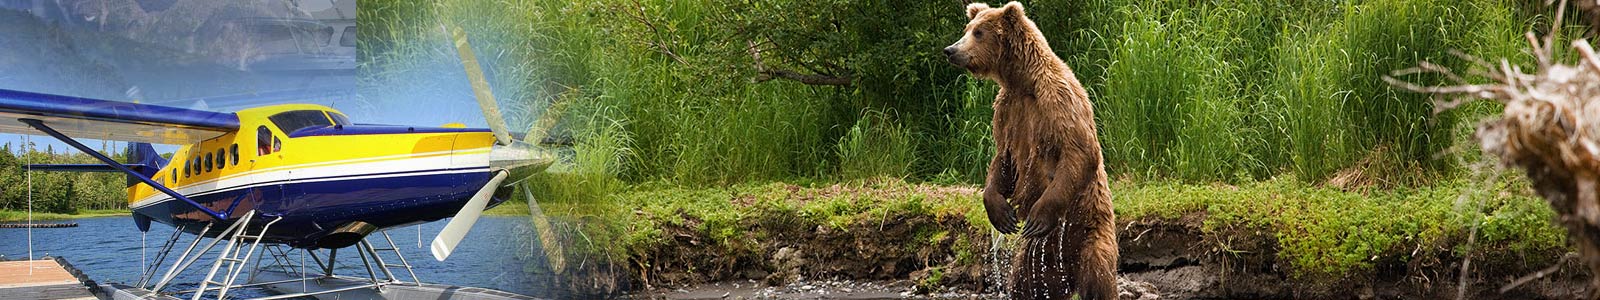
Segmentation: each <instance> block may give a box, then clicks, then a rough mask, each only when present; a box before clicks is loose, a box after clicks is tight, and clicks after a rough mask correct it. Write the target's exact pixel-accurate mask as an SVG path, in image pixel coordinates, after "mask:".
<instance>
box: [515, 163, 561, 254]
mask: <svg viewBox="0 0 1600 300" xmlns="http://www.w3.org/2000/svg"><path fill="white" fill-rule="evenodd" d="M517 189H520V190H522V194H523V195H526V196H527V197H528V215H529V217H530V218H531V219H532V220H533V229H534V231H537V232H538V233H539V245H540V247H539V249H542V250H544V260H545V261H546V262H549V263H550V271H552V272H555V273H556V274H561V271H562V269H565V268H566V266H567V258H566V254H565V253H564V252H562V249H561V243H560V242H559V241H557V240H556V231H555V228H552V227H550V219H549V218H547V217H545V216H544V211H543V210H540V209H539V201H538V200H535V199H533V189H532V188H529V187H528V183H527V182H523V183H521V184H518V185H517Z"/></svg>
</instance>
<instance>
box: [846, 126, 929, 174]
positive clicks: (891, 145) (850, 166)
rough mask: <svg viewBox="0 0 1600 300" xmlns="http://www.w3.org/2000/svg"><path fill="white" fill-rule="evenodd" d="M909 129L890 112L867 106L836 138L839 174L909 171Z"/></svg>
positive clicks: (913, 158) (912, 149) (913, 147)
mask: <svg viewBox="0 0 1600 300" xmlns="http://www.w3.org/2000/svg"><path fill="white" fill-rule="evenodd" d="M912 138H913V137H912V136H911V131H910V130H909V129H908V128H906V127H905V126H902V125H900V123H898V122H897V121H895V118H894V116H892V115H890V114H887V113H884V112H880V111H872V110H869V111H867V112H865V113H864V114H863V115H862V116H861V118H860V119H856V124H855V126H851V127H850V131H848V132H847V133H845V135H844V137H842V138H840V139H839V144H838V146H837V147H838V149H839V151H838V152H839V176H841V177H843V178H845V179H861V178H868V177H874V176H889V177H905V176H907V175H911V174H910V171H911V165H912V164H913V163H915V162H916V160H917V157H916V153H917V151H916V145H915V144H913V143H912Z"/></svg>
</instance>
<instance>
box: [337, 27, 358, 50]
mask: <svg viewBox="0 0 1600 300" xmlns="http://www.w3.org/2000/svg"><path fill="white" fill-rule="evenodd" d="M339 46H344V47H355V46H356V27H355V26H350V27H345V28H344V33H341V34H339Z"/></svg>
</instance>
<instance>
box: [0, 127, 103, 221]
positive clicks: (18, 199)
mask: <svg viewBox="0 0 1600 300" xmlns="http://www.w3.org/2000/svg"><path fill="white" fill-rule="evenodd" d="M69 152H70V153H69ZM102 152H108V151H104V150H102ZM112 158H113V159H117V161H123V155H122V154H120V153H119V154H116V155H113V156H112ZM30 162H31V163H32V164H94V163H99V161H98V160H95V159H94V158H93V157H89V155H86V154H83V153H81V152H78V151H66V149H54V147H53V146H50V145H45V147H33V149H31V151H30V150H29V149H28V147H25V146H22V145H13V144H11V143H6V144H4V145H0V182H4V183H5V184H0V209H4V210H17V211H20V210H26V209H28V199H29V191H30V186H29V184H28V181H29V178H28V177H29V172H27V169H26V166H27V165H28V164H30ZM31 173H32V177H33V178H32V181H33V182H32V186H31V191H32V199H33V210H34V211H36V212H49V213H64V214H70V213H76V212H78V210H115V209H127V208H128V196H127V192H126V188H127V186H126V185H125V182H124V178H123V176H122V175H121V174H119V173H80V172H44V171H33V172H31Z"/></svg>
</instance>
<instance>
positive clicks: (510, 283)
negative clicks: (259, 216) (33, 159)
mask: <svg viewBox="0 0 1600 300" xmlns="http://www.w3.org/2000/svg"><path fill="white" fill-rule="evenodd" d="M55 222H73V223H78V227H74V228H52V229H33V238H32V241H33V255H34V257H42V256H47V255H48V256H59V257H63V258H66V259H67V262H68V263H71V264H72V265H73V266H74V267H77V268H78V269H79V270H82V271H83V272H84V273H85V274H87V275H89V278H90V279H93V280H95V281H97V282H116V283H125V284H129V285H132V284H133V283H135V282H136V281H138V279H139V274H140V272H141V271H140V270H141V258H140V257H141V246H140V245H141V241H140V238H141V235H142V236H143V238H144V241H142V243H143V245H144V246H145V247H143V250H144V251H145V252H144V254H145V255H147V256H148V258H149V259H154V257H155V255H156V251H158V250H160V247H161V244H162V243H163V242H164V241H165V239H166V238H167V237H169V236H171V234H172V230H173V229H172V227H169V226H165V225H162V224H152V225H151V226H150V227H151V229H150V232H148V233H144V234H141V233H140V232H139V230H138V229H137V228H135V227H134V224H133V218H131V217H101V218H84V219H75V220H64V221H50V222H41V223H55ZM446 222H448V219H446V220H441V221H438V222H432V223H426V224H421V225H415V226H408V227H400V228H394V229H390V230H389V231H388V232H389V235H390V237H392V238H393V239H394V242H395V244H397V245H398V246H399V248H400V251H401V252H402V253H404V254H405V257H406V260H407V261H409V262H410V263H411V265H412V266H413V270H415V271H416V273H417V276H418V277H421V279H422V282H426V283H438V284H450V285H461V286H472V287H482V288H490V289H496V290H502V291H507V292H512V293H518V294H524V295H531V296H545V294H547V293H548V292H549V289H546V288H543V287H541V286H539V285H540V282H546V281H544V280H535V279H536V278H532V277H533V276H547V275H534V274H538V273H539V272H527V271H525V270H528V269H530V268H542V263H543V261H540V260H539V259H538V258H537V257H535V258H528V257H525V255H519V254H518V253H524V252H527V251H529V249H532V250H533V251H538V249H537V247H538V244H539V243H537V242H536V241H533V238H531V236H533V235H531V234H529V232H531V229H530V227H529V225H528V224H529V222H527V219H526V218H525V217H494V216H485V217H483V218H481V219H478V223H477V224H476V225H475V226H474V227H473V229H472V232H471V234H468V235H467V237H466V239H465V240H463V241H462V242H461V244H460V245H459V246H457V247H456V249H455V252H454V253H453V254H451V256H450V258H449V259H447V260H445V261H442V262H441V261H436V260H434V259H433V255H431V254H429V250H428V248H427V247H428V244H429V243H431V242H432V241H433V238H434V236H435V235H437V234H438V233H439V230H440V229H442V228H444V225H445V223H446ZM418 228H420V229H421V232H420V239H419V232H418ZM192 238H193V236H192V235H185V236H184V237H183V238H181V239H180V240H179V242H180V243H181V244H179V245H178V246H177V248H179V249H176V250H174V251H173V252H175V253H173V254H172V256H171V257H169V258H168V259H167V261H168V262H169V264H167V265H170V262H171V261H172V260H175V259H176V257H177V255H178V254H177V253H176V252H178V251H181V250H183V249H182V247H184V246H187V244H186V243H188V242H189V241H190V240H191V239H192ZM369 241H372V242H374V243H377V244H382V243H383V242H382V238H381V237H378V235H377V234H376V233H375V234H373V236H372V238H371V239H369ZM225 242H226V241H224V243H225ZM219 245H220V244H219ZM201 246H204V244H201ZM221 248H222V247H220V246H218V247H217V249H221ZM380 248H382V247H380ZM217 249H214V250H213V252H215V251H218V250H217ZM296 252H299V251H296ZM340 252H341V253H340V254H339V255H338V260H339V264H340V267H339V269H337V270H335V271H334V273H335V274H340V275H349V276H366V274H367V273H366V270H365V269H364V268H363V267H362V265H361V260H360V258H359V257H357V255H356V252H355V251H354V248H345V249H343V251H340ZM383 254H384V257H385V258H388V259H392V257H393V254H392V253H383ZM27 255H28V230H27V229H0V256H3V257H4V258H6V259H21V258H24V257H27ZM320 255H322V256H323V257H326V252H324V253H321V254H320ZM300 256H303V254H293V253H291V254H290V256H289V257H290V258H291V259H299V258H300ZM208 257H214V254H213V256H208ZM209 261H210V260H209V259H206V260H204V261H203V262H197V263H195V265H194V266H191V267H190V268H189V271H188V272H185V273H183V276H180V277H179V279H178V280H175V282H189V283H193V282H198V281H199V280H200V278H201V277H204V275H205V272H206V271H207V270H209V267H210V266H209V265H202V263H209ZM306 264H307V265H308V270H307V271H308V272H314V271H312V270H311V269H314V268H315V264H314V263H312V262H311V260H310V259H309V258H306ZM167 265H163V267H162V269H161V270H162V272H164V271H165V268H166V267H167ZM395 271H396V272H401V274H396V276H398V277H400V278H401V280H405V281H410V276H409V275H404V274H403V271H400V270H399V269H395ZM159 273H160V272H158V275H159ZM175 287H176V288H178V289H193V288H194V286H193V285H192V284H189V285H177V286H175ZM167 290H173V289H170V288H169V289H167ZM243 293H244V294H245V295H251V294H255V295H261V294H264V293H267V292H265V291H261V290H247V291H243ZM232 294H233V293H232V292H230V295H232Z"/></svg>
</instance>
